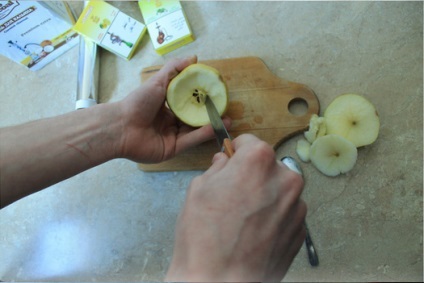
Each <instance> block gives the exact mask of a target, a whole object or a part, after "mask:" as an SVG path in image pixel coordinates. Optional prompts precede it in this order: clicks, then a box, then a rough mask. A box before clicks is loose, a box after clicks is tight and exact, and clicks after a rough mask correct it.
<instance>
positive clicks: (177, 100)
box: [166, 63, 228, 127]
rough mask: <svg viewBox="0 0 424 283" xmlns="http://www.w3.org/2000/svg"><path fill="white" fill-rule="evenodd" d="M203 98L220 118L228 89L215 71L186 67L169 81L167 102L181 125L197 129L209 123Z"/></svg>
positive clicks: (209, 68)
mask: <svg viewBox="0 0 424 283" xmlns="http://www.w3.org/2000/svg"><path fill="white" fill-rule="evenodd" d="M206 95H207V96H209V97H210V99H211V100H212V102H213V103H214V104H215V107H216V109H217V110H218V113H219V115H221V116H222V115H223V114H224V113H225V111H226V110H227V106H228V92H227V86H226V84H225V82H224V80H223V79H222V77H221V75H220V73H219V72H218V70H216V69H214V68H212V67H210V66H207V65H204V64H199V63H197V64H192V65H190V66H188V67H187V68H185V69H184V70H183V71H182V72H181V73H179V74H178V75H177V76H176V77H175V78H174V79H172V80H171V82H170V83H169V86H168V90H167V93H166V101H167V103H168V106H169V108H170V109H171V110H172V112H173V113H174V114H175V116H177V117H178V118H179V119H180V120H181V121H182V122H184V123H185V124H187V125H190V126H192V127H200V126H204V125H206V124H209V123H210V120H209V116H208V112H207V110H206V106H205V99H206Z"/></svg>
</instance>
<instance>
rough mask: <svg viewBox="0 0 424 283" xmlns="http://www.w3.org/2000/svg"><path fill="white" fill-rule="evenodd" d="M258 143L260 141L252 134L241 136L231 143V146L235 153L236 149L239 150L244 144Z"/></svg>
mask: <svg viewBox="0 0 424 283" xmlns="http://www.w3.org/2000/svg"><path fill="white" fill-rule="evenodd" d="M258 141H260V140H259V139H258V138H257V137H256V136H254V135H252V134H242V135H240V136H238V137H237V138H235V139H234V140H233V141H232V145H233V149H234V150H235V151H237V150H238V149H240V148H241V147H242V146H244V145H246V144H250V143H254V142H258Z"/></svg>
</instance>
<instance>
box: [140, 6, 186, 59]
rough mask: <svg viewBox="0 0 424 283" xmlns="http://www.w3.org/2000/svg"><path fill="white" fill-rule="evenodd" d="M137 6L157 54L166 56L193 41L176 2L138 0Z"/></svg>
mask: <svg viewBox="0 0 424 283" xmlns="http://www.w3.org/2000/svg"><path fill="white" fill-rule="evenodd" d="M138 4H139V6H140V10H141V14H142V15H143V18H144V22H145V23H146V25H147V29H148V31H149V35H150V39H151V40H152V43H153V46H154V48H155V50H156V52H157V53H158V54H160V55H163V54H166V53H168V52H171V51H173V50H175V49H177V48H180V47H181V46H184V45H186V44H187V43H190V42H192V41H193V40H194V36H193V34H192V32H191V29H190V25H189V23H188V21H187V18H186V16H185V14H184V11H183V8H182V7H181V3H180V2H179V1H178V0H139V1H138Z"/></svg>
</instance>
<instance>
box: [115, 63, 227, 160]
mask: <svg viewBox="0 0 424 283" xmlns="http://www.w3.org/2000/svg"><path fill="white" fill-rule="evenodd" d="M196 62H197V57H196V56H193V57H190V58H187V59H180V60H171V61H169V62H168V63H167V64H165V65H164V66H163V67H162V69H161V70H160V71H159V72H157V73H156V74H155V75H154V76H152V77H151V78H150V79H149V80H148V81H147V82H146V83H145V84H143V85H142V86H140V87H138V88H137V89H136V90H134V91H133V92H132V93H130V94H129V95H128V96H127V97H126V98H125V99H124V100H122V102H121V106H122V107H121V109H122V111H121V113H123V114H122V115H121V116H122V121H123V122H122V125H123V129H124V130H123V134H122V135H121V140H120V142H119V145H118V152H119V153H118V156H119V157H123V158H128V159H130V160H133V161H136V162H142V163H155V162H161V161H164V160H167V159H170V158H172V157H173V156H174V155H176V154H178V153H179V152H182V151H184V150H185V149H187V148H190V147H192V146H195V145H197V144H200V143H202V142H205V141H207V140H210V139H212V138H213V137H214V132H213V129H212V126H211V125H207V126H204V127H201V128H197V129H194V128H192V127H189V126H188V125H185V124H183V123H182V122H180V121H179V120H178V119H177V118H176V117H175V115H174V114H173V113H172V111H171V110H170V109H168V108H167V107H166V106H165V103H164V102H165V97H166V90H167V87H168V84H169V82H170V81H171V80H172V79H173V78H174V77H175V76H176V75H177V74H178V73H180V72H181V71H182V70H183V69H184V68H186V67H187V66H189V65H190V64H193V63H196ZM224 124H225V125H226V127H227V128H228V127H230V124H231V121H230V119H229V118H228V117H225V118H224Z"/></svg>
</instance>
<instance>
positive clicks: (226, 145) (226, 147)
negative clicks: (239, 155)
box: [222, 138, 234, 157]
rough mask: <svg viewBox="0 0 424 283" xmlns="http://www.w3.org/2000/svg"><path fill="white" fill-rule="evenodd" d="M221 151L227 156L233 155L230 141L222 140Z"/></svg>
mask: <svg viewBox="0 0 424 283" xmlns="http://www.w3.org/2000/svg"><path fill="white" fill-rule="evenodd" d="M222 151H223V152H224V153H225V154H226V155H227V156H228V157H231V156H233V155H234V150H233V147H232V146H231V140H230V139H229V138H226V139H224V142H223V143H222Z"/></svg>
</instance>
